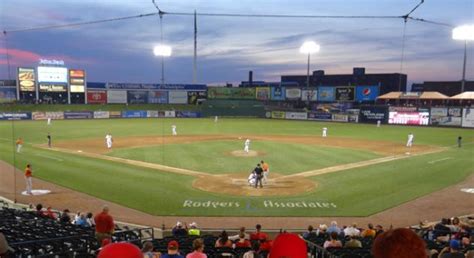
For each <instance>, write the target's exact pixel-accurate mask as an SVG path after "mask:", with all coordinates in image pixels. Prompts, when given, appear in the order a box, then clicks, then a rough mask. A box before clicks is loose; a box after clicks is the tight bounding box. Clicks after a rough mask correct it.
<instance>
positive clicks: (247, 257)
mask: <svg viewBox="0 0 474 258" xmlns="http://www.w3.org/2000/svg"><path fill="white" fill-rule="evenodd" d="M251 248H252V249H251V250H250V251H248V252H246V253H245V254H244V256H243V257H242V258H260V255H259V254H258V252H259V251H260V243H259V242H258V241H255V242H253V243H252V247H251Z"/></svg>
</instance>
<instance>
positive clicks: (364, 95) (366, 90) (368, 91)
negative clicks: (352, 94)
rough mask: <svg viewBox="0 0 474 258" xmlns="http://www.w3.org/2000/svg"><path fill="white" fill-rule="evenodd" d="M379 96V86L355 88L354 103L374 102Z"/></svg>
mask: <svg viewBox="0 0 474 258" xmlns="http://www.w3.org/2000/svg"><path fill="white" fill-rule="evenodd" d="M379 94H380V88H379V86H357V87H356V101H375V99H377V97H378V96H379Z"/></svg>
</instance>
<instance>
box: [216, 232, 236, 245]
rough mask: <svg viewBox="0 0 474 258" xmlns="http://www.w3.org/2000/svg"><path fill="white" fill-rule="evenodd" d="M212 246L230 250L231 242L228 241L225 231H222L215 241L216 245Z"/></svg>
mask: <svg viewBox="0 0 474 258" xmlns="http://www.w3.org/2000/svg"><path fill="white" fill-rule="evenodd" d="M214 246H215V247H216V248H220V247H229V248H232V241H230V240H229V236H228V235H227V232H226V231H225V230H224V231H222V233H221V235H220V236H219V238H218V239H217V240H216V244H215V245H214Z"/></svg>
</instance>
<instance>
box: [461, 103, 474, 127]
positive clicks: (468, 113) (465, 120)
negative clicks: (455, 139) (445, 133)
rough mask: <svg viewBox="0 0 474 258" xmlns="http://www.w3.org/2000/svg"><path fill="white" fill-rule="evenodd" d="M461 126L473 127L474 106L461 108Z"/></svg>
mask: <svg viewBox="0 0 474 258" xmlns="http://www.w3.org/2000/svg"><path fill="white" fill-rule="evenodd" d="M461 126H462V127H474V108H463V110H462V123H461Z"/></svg>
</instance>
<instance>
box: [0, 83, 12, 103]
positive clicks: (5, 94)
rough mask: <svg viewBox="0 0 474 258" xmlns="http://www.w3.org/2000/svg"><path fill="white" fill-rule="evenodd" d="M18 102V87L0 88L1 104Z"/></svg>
mask: <svg viewBox="0 0 474 258" xmlns="http://www.w3.org/2000/svg"><path fill="white" fill-rule="evenodd" d="M15 100H16V87H0V103H7V102H13V101H15Z"/></svg>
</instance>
